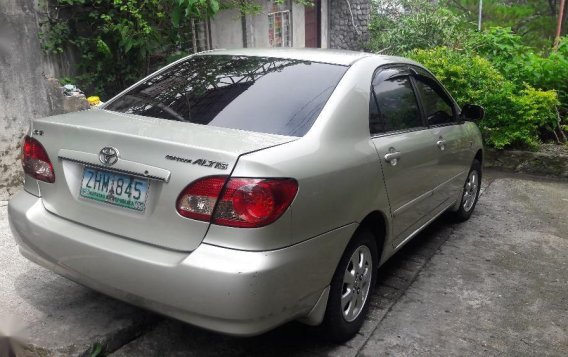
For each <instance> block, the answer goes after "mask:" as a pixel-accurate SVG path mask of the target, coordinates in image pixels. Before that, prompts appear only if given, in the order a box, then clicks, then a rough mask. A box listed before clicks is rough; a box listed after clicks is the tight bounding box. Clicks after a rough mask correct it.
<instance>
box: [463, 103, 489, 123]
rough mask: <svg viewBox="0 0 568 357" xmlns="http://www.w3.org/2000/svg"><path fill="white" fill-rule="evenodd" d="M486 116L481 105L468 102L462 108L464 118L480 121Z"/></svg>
mask: <svg viewBox="0 0 568 357" xmlns="http://www.w3.org/2000/svg"><path fill="white" fill-rule="evenodd" d="M484 116H485V109H483V107H482V106H481V105H476V104H466V105H464V106H463V108H462V110H461V117H462V119H463V120H469V121H480V120H481V119H483V117H484Z"/></svg>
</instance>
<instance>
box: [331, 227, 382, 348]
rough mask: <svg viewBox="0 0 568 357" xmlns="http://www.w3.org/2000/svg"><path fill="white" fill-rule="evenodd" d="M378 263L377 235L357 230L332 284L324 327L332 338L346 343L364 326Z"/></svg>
mask: <svg viewBox="0 0 568 357" xmlns="http://www.w3.org/2000/svg"><path fill="white" fill-rule="evenodd" d="M377 264H378V256H377V244H376V242H375V237H374V236H373V235H372V234H371V233H370V232H368V231H361V232H358V233H356V235H355V236H354V237H353V239H352V241H351V242H350V243H349V245H348V246H347V248H346V249H345V252H344V253H343V256H342V258H341V261H340V262H339V265H338V266H337V269H336V271H335V274H334V276H333V279H332V282H331V286H330V291H329V300H328V303H327V309H326V312H325V318H324V323H323V327H324V330H325V332H326V333H327V336H328V337H329V338H330V339H331V340H332V341H334V342H338V343H342V342H345V341H347V340H349V339H350V338H352V337H353V336H354V335H355V334H356V333H357V332H358V331H359V330H360V329H361V326H362V325H363V321H364V320H365V316H366V315H367V310H368V309H369V295H370V294H371V293H372V291H373V287H374V286H375V281H376V271H377Z"/></svg>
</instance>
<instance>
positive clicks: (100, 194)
mask: <svg viewBox="0 0 568 357" xmlns="http://www.w3.org/2000/svg"><path fill="white" fill-rule="evenodd" d="M149 185H150V184H149V182H148V180H147V179H142V178H138V177H135V176H129V175H123V174H119V173H115V172H109V171H105V170H98V169H94V168H91V167H85V169H84V170H83V179H82V180H81V189H80V190H79V195H80V196H81V197H84V198H88V199H91V200H95V201H98V202H104V203H108V204H111V205H114V206H119V207H123V208H128V209H132V210H135V211H139V212H143V211H144V210H145V209H146V198H147V196H148V187H149Z"/></svg>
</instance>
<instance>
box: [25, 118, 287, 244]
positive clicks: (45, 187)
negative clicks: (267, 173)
mask: <svg viewBox="0 0 568 357" xmlns="http://www.w3.org/2000/svg"><path fill="white" fill-rule="evenodd" d="M33 129H34V132H35V133H41V134H42V135H37V134H36V135H34V137H35V138H36V139H37V140H39V141H40V142H41V143H42V145H43V146H44V147H45V149H46V150H47V153H48V155H49V157H50V159H51V161H52V163H53V166H54V171H55V183H53V184H50V183H45V182H41V181H38V182H39V186H40V192H41V196H42V201H43V203H44V206H45V207H46V209H47V210H49V211H50V212H52V213H54V214H56V215H58V216H61V217H63V218H66V219H68V220H70V221H73V222H77V223H80V224H83V225H87V226H90V227H93V228H95V229H99V230H101V231H105V232H110V233H113V234H115V235H119V236H122V237H125V238H128V239H133V240H138V241H142V242H145V243H149V244H153V245H157V246H161V247H165V248H169V249H175V250H180V251H191V250H194V249H195V248H196V247H197V246H198V245H199V244H200V243H201V241H202V239H203V237H204V236H205V233H206V231H207V228H208V226H209V223H207V222H200V221H195V220H191V219H188V218H184V217H182V216H180V215H179V214H178V213H177V212H176V199H177V197H178V195H179V193H180V192H181V191H182V190H183V189H184V187H185V186H187V185H188V184H189V183H191V182H193V181H195V180H197V179H199V178H201V177H205V176H212V175H229V174H230V173H231V171H232V169H233V167H234V165H235V164H236V162H237V160H238V157H239V156H240V155H242V154H245V153H248V152H252V151H257V150H261V149H264V148H268V147H271V146H275V145H279V144H283V143H286V142H289V141H292V140H295V139H297V138H295V137H289V136H280V135H273V134H264V133H255V132H249V131H242V130H236V129H227V128H219V127H212V126H204V125H199V124H191V123H184V122H178V121H171V120H163V119H157V118H151V117H143V116H137V115H129V114H121V113H115V112H110V111H106V110H97V109H94V110H89V111H87V112H79V113H71V114H65V115H60V116H55V117H50V118H45V119H39V120H35V121H34V122H33ZM105 147H106V148H112V149H115V150H116V151H117V154H118V160H117V161H116V163H113V164H112V165H105V164H103V162H102V161H101V160H100V156H101V150H102V149H103V148H105ZM111 151H112V150H111ZM111 154H112V152H111ZM103 156H105V155H103ZM111 156H112V155H111ZM103 161H104V157H103ZM111 161H112V160H111ZM85 168H88V170H94V171H89V172H88V173H85ZM97 171H98V172H99V173H100V176H97V178H104V177H106V178H107V186H101V184H99V185H98V186H96V184H94V181H88V178H89V177H90V176H89V175H93V172H97ZM105 172H110V173H112V174H114V175H111V176H105V175H106V174H105ZM119 174H121V175H125V179H124V180H123V181H124V182H123V183H124V187H126V183H125V182H129V183H130V182H131V178H132V177H134V178H136V180H135V181H136V182H138V181H137V180H140V181H142V182H145V181H146V180H147V182H148V187H147V195H146V196H145V197H146V200H145V201H144V202H143V203H136V202H140V201H136V202H134V200H131V201H132V202H131V203H136V204H137V205H140V206H141V205H142V204H143V210H138V209H132V208H133V207H131V206H129V205H126V207H125V206H124V205H123V206H122V207H120V206H117V205H115V204H110V203H109V202H107V201H96V200H94V199H93V197H92V196H91V197H90V198H88V197H83V196H82V195H81V193H80V191H81V190H82V189H85V187H86V186H84V185H85V184H87V185H89V182H90V185H91V186H88V187H92V186H93V185H94V186H95V187H98V189H99V191H100V192H106V194H107V197H106V198H104V200H108V194H110V191H108V192H107V190H109V188H108V185H109V183H108V177H110V180H111V182H112V183H111V184H110V186H111V187H114V189H116V193H118V183H119V182H118V181H120V177H121V176H116V175H119ZM84 175H85V179H84V178H83V177H84ZM97 175H99V174H97ZM127 177H128V178H127ZM93 180H94V179H93ZM101 180H103V179H101ZM112 180H115V181H116V182H114V181H112ZM132 183H133V182H132ZM113 185H114V186H113ZM101 187H102V191H101ZM124 187H122V186H121V191H124V190H125V189H124ZM131 187H132V189H131V191H132V192H134V189H133V187H134V185H131ZM144 187H145V186H144V184H140V186H139V187H138V189H142V191H143V188H144ZM114 189H113V192H112V193H113V194H115V192H114ZM91 193H92V192H91ZM93 194H98V193H97V192H95V193H93ZM87 196H88V195H87ZM139 196H140V195H139ZM121 197H122V196H121ZM124 197H125V199H126V198H128V197H126V196H124ZM131 197H134V198H135V197H136V194H133V195H132V196H131ZM95 198H96V197H95ZM97 199H98V198H97ZM113 199H116V200H118V198H113ZM127 201H129V200H126V201H124V202H127ZM113 202H115V203H116V202H118V203H120V202H119V201H113ZM141 207H142V206H141Z"/></svg>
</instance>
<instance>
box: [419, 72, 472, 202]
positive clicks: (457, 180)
mask: <svg viewBox="0 0 568 357" xmlns="http://www.w3.org/2000/svg"><path fill="white" fill-rule="evenodd" d="M414 69H415V70H416V72H415V74H414V75H413V77H414V83H415V87H416V91H417V92H418V97H419V100H420V102H421V105H422V108H423V112H424V115H425V117H426V124H427V125H428V131H429V132H430V135H431V136H432V142H433V143H435V146H436V149H437V156H438V165H437V170H436V172H435V175H436V177H435V178H434V180H435V182H436V188H435V190H434V192H433V199H434V200H436V201H437V202H438V203H439V204H440V205H442V204H445V203H446V202H447V201H449V200H452V199H455V197H456V194H457V192H459V191H460V190H461V189H462V186H463V183H464V180H465V177H464V175H465V174H466V173H467V172H466V171H467V169H468V168H469V165H470V164H471V163H470V162H467V161H468V160H470V151H471V146H472V144H473V142H472V141H470V140H469V139H467V138H468V137H469V136H468V135H467V133H466V132H465V130H466V129H465V126H464V125H463V121H460V119H459V117H458V113H459V111H458V107H457V105H456V104H455V102H454V100H453V99H452V98H451V97H450V96H449V94H448V93H447V92H446V90H445V89H444V88H443V87H442V85H441V84H440V83H438V81H436V79H435V78H434V77H433V76H431V75H430V74H429V73H427V72H426V71H424V70H423V69H421V68H419V67H415V68H414Z"/></svg>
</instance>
